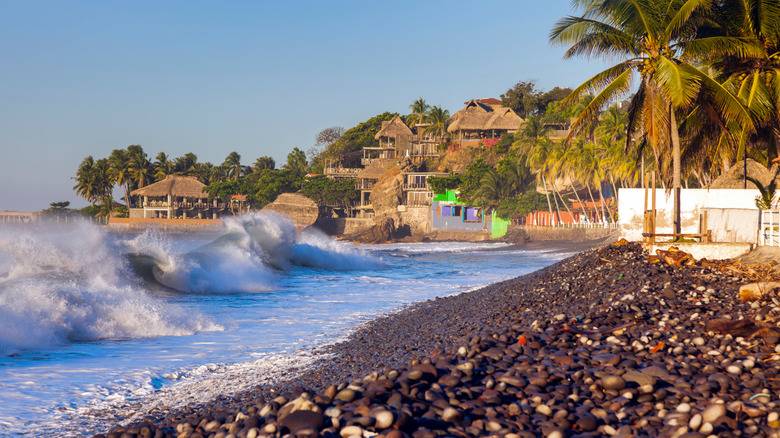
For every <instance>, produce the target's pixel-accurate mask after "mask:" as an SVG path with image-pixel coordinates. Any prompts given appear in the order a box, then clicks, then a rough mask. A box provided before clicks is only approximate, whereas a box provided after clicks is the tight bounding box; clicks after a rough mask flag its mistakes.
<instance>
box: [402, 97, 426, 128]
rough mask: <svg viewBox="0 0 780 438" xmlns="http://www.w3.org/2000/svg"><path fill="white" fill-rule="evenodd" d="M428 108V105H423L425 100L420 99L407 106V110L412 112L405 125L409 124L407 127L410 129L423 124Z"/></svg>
mask: <svg viewBox="0 0 780 438" xmlns="http://www.w3.org/2000/svg"><path fill="white" fill-rule="evenodd" d="M429 108H430V105H428V104H427V103H425V99H423V98H422V97H420V98H419V99H417V100H415V101H414V103H412V104H411V105H409V109H410V110H412V114H411V115H410V116H409V120H407V121H406V123H407V124H409V126H411V127H412V128H414V127H415V126H417V125H419V124H420V123H423V122H424V121H425V117H426V115H427V114H428V109H429Z"/></svg>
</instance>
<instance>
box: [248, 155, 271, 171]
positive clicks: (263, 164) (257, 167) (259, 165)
mask: <svg viewBox="0 0 780 438" xmlns="http://www.w3.org/2000/svg"><path fill="white" fill-rule="evenodd" d="M274 168H276V161H274V159H273V158H271V157H269V156H263V157H260V158H258V159H257V160H255V164H254V165H253V166H252V171H253V172H260V171H263V170H265V169H274Z"/></svg>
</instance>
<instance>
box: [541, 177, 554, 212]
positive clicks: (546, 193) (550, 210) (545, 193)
mask: <svg viewBox="0 0 780 438" xmlns="http://www.w3.org/2000/svg"><path fill="white" fill-rule="evenodd" d="M542 184H544V195H545V196H547V210H548V211H549V212H550V218H551V219H552V218H553V212H552V204H550V192H549V191H548V190H547V180H546V179H545V178H544V176H542Z"/></svg>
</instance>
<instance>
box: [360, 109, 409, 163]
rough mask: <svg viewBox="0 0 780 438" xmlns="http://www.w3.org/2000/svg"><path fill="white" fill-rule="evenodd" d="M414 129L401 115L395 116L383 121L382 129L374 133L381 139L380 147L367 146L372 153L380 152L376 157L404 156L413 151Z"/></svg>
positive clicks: (376, 138)
mask: <svg viewBox="0 0 780 438" xmlns="http://www.w3.org/2000/svg"><path fill="white" fill-rule="evenodd" d="M411 138H412V130H411V129H409V127H408V126H406V123H404V121H403V120H401V118H400V117H398V116H395V117H393V118H392V119H390V120H386V121H384V122H382V129H380V130H379V132H377V133H376V135H374V139H375V140H379V147H378V148H366V149H368V150H369V152H370V153H376V152H379V153H380V155H378V156H377V157H376V158H402V157H405V156H407V155H409V152H410V151H411V141H410V140H411Z"/></svg>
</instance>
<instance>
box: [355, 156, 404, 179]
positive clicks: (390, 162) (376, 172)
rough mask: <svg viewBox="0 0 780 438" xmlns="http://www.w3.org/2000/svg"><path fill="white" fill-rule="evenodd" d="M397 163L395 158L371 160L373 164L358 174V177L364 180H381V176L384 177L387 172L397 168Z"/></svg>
mask: <svg viewBox="0 0 780 438" xmlns="http://www.w3.org/2000/svg"><path fill="white" fill-rule="evenodd" d="M395 162H396V160H395V159H394V158H376V159H374V160H371V164H369V165H368V166H366V168H365V169H363V170H361V171H360V172H359V173H358V174H357V177H358V178H363V179H379V177H380V176H382V175H384V174H385V172H387V171H388V170H389V169H390V168H392V167H393V166H395Z"/></svg>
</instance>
